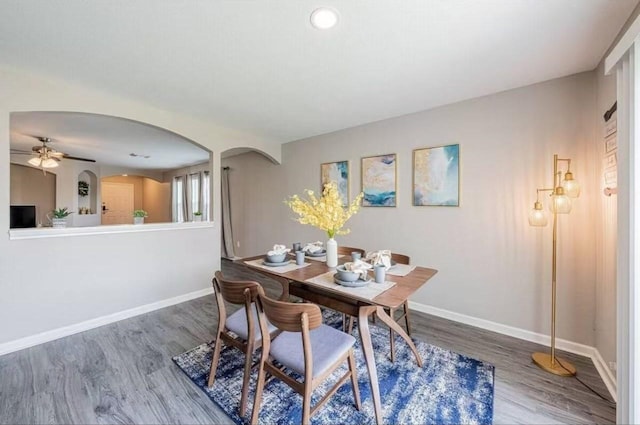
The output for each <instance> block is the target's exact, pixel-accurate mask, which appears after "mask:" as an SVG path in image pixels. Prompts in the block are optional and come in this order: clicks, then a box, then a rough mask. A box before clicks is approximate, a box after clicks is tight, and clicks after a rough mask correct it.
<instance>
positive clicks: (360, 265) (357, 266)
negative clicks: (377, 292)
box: [344, 260, 373, 280]
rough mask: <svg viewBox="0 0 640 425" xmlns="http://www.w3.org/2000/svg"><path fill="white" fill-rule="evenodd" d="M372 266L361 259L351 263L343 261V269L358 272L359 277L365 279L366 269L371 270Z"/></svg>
mask: <svg viewBox="0 0 640 425" xmlns="http://www.w3.org/2000/svg"><path fill="white" fill-rule="evenodd" d="M372 268H373V266H372V265H371V264H369V263H366V262H364V261H362V260H356V261H354V262H353V263H344V269H345V270H348V271H350V272H356V273H360V279H362V280H367V271H369V270H371V269H372Z"/></svg>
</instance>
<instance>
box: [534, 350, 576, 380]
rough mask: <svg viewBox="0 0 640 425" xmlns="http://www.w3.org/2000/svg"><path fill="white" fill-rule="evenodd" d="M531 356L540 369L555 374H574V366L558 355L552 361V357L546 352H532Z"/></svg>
mask: <svg viewBox="0 0 640 425" xmlns="http://www.w3.org/2000/svg"><path fill="white" fill-rule="evenodd" d="M531 358H532V359H533V362H534V363H535V364H537V365H538V366H540V367H541V368H542V369H544V370H546V371H547V372H550V373H553V374H555V375H560V376H573V375H575V374H576V368H575V367H574V366H573V365H572V364H571V363H569V362H568V361H566V360H563V359H561V358H558V357H556V359H555V361H552V360H553V359H552V358H551V355H550V354H548V353H533V354H532V355H531Z"/></svg>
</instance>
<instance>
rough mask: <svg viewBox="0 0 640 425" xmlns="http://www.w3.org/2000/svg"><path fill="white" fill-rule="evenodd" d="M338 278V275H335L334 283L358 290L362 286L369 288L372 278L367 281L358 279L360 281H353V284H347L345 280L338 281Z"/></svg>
mask: <svg viewBox="0 0 640 425" xmlns="http://www.w3.org/2000/svg"><path fill="white" fill-rule="evenodd" d="M336 276H338V273H336V274H334V275H333V281H334V282H335V283H337V284H338V285H342V286H348V287H351V288H358V287H360V286H367V285H368V284H369V283H370V282H371V278H369V279H367V280H361V279H358V280H356V281H353V282H347V281H345V280H340V279H338V278H337V277H336Z"/></svg>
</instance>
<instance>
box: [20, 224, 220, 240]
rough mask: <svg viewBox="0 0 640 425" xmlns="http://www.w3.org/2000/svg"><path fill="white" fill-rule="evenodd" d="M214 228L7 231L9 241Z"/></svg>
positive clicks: (115, 226)
mask: <svg viewBox="0 0 640 425" xmlns="http://www.w3.org/2000/svg"><path fill="white" fill-rule="evenodd" d="M212 227H214V223H213V222H212V221H202V222H189V223H149V224H112V225H104V226H92V227H66V228H64V229H54V228H52V227H38V228H30V229H11V230H9V240H20V239H43V238H64V237H69V236H90V235H105V234H106V235H112V234H114V233H136V232H160V231H164V230H191V229H206V228H212Z"/></svg>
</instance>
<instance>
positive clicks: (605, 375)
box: [591, 348, 618, 403]
mask: <svg viewBox="0 0 640 425" xmlns="http://www.w3.org/2000/svg"><path fill="white" fill-rule="evenodd" d="M591 360H593V364H594V365H595V367H596V369H597V370H598V373H599V374H600V377H601V378H602V380H603V381H604V384H605V385H606V386H607V389H608V390H609V393H610V394H611V397H613V400H614V401H615V402H616V403H617V402H618V384H617V380H616V377H615V375H614V374H613V372H611V369H609V366H608V365H607V362H605V361H604V359H603V358H602V355H601V354H600V351H598V350H597V349H596V348H594V349H593V355H592V356H591Z"/></svg>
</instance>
